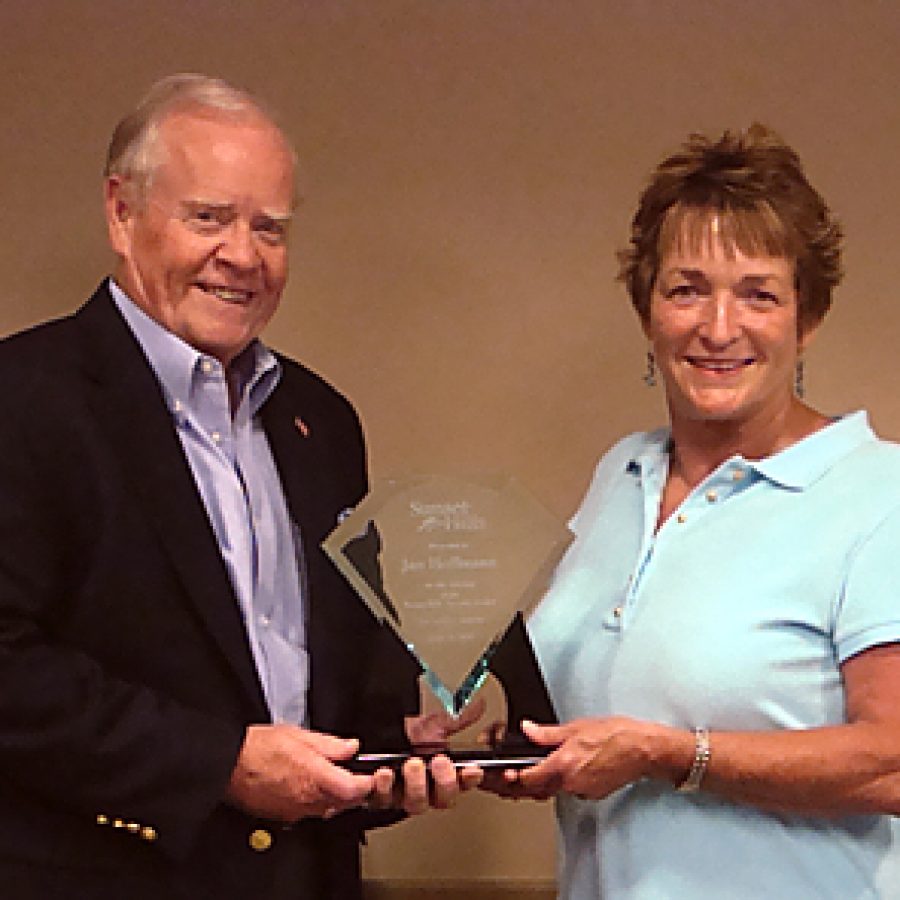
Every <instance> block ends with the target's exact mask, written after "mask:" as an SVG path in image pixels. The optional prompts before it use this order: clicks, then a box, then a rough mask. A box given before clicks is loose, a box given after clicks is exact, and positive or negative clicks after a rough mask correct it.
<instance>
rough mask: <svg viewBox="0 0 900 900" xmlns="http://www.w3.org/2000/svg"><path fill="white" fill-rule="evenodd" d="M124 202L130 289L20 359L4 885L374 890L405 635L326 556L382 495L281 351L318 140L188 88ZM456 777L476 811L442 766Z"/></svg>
mask: <svg viewBox="0 0 900 900" xmlns="http://www.w3.org/2000/svg"><path fill="white" fill-rule="evenodd" d="M105 199H106V216H107V222H108V227H109V236H110V242H111V244H112V248H113V250H114V252H115V254H116V257H117V260H118V262H117V266H116V268H115V272H114V277H113V278H112V279H111V280H108V281H106V282H105V283H104V284H102V285H101V286H100V288H98V290H97V292H96V293H95V294H94V296H93V297H92V298H91V299H90V300H89V301H88V302H87V303H86V304H85V305H84V306H83V307H82V308H81V309H79V310H78V311H77V312H76V313H75V314H74V315H72V316H70V317H68V318H65V319H63V320H60V321H58V322H53V323H49V324H45V325H41V326H38V327H37V328H35V329H32V330H31V331H29V332H26V333H24V334H20V335H16V336H14V337H12V338H9V339H7V340H5V341H3V342H2V345H0V377H2V381H3V384H4V390H3V392H2V399H0V404H2V405H0V409H2V416H0V420H2V423H3V427H2V433H0V494H2V498H3V500H2V504H0V881H2V884H3V887H2V889H0V890H2V894H3V896H4V897H5V898H8V900H31V898H34V900H48V898H65V900H81V898H83V900H97V898H99V897H112V898H126V897H127V898H129V900H135V898H148V900H149V898H153V900H170V898H192V900H196V898H205V897H210V898H217V900H222V898H242V900H243V898H248V900H249V898H254V900H257V898H279V900H280V898H310V900H324V898H335V900H338V898H339V900H350V898H353V897H357V896H358V895H359V877H358V843H359V840H360V836H361V833H362V829H363V828H364V827H365V826H366V825H367V824H371V821H372V815H371V814H369V813H366V812H365V811H363V810H362V809H360V808H361V807H363V806H367V805H368V806H371V805H375V806H385V805H387V804H388V802H389V797H390V796H391V793H392V780H393V778H392V775H391V774H390V773H389V772H387V771H380V772H378V773H376V774H375V775H374V776H373V775H359V774H351V773H350V772H349V771H347V770H346V769H345V768H342V767H341V766H340V765H339V763H340V762H341V761H343V760H346V759H348V758H349V757H350V756H352V755H353V753H354V752H355V751H356V749H357V746H358V743H357V741H356V740H354V739H352V738H351V737H350V736H351V735H357V734H359V732H360V729H362V728H363V727H364V725H366V723H367V720H368V719H369V718H370V717H371V716H370V713H371V706H370V705H369V704H367V702H366V696H365V685H366V684H367V678H366V671H365V666H366V664H367V662H369V661H371V660H372V659H373V658H376V657H379V655H381V656H382V657H383V655H384V654H389V653H391V652H394V651H393V647H392V646H391V644H390V641H389V640H388V639H387V637H386V635H385V634H384V633H383V631H382V629H381V627H380V626H379V625H378V624H377V623H376V622H375V620H374V619H373V618H371V617H370V616H369V614H368V612H367V611H366V610H365V608H364V607H363V605H362V604H361V603H359V602H358V600H357V599H356V598H355V597H354V596H352V595H351V594H350V592H349V590H348V588H347V586H346V585H345V584H344V582H343V580H342V579H341V577H340V575H339V574H338V573H337V572H336V571H335V570H334V569H333V567H332V566H331V564H330V563H329V561H328V560H327V559H326V558H325V557H324V555H323V554H322V552H321V551H320V549H319V543H320V541H321V540H322V538H323V537H324V536H325V535H326V534H327V533H328V532H329V531H330V530H331V529H332V528H333V527H334V525H335V524H336V522H337V521H338V518H339V516H340V515H341V513H342V511H344V510H346V509H347V508H348V507H352V506H353V505H354V504H356V503H357V502H358V501H359V500H360V498H361V497H362V496H363V494H364V492H365V490H366V473H365V459H364V447H363V441H362V436H361V431H360V427H359V423H358V421H357V419H356V416H355V414H354V412H353V410H352V409H351V407H350V405H349V404H348V403H347V402H346V401H345V400H344V399H343V398H342V397H341V396H340V395H338V394H337V393H336V392H335V391H334V390H333V389H332V388H330V387H329V386H328V385H326V384H325V383H324V382H323V381H321V380H320V379H319V378H318V377H316V376H315V375H313V374H312V373H311V372H309V371H308V370H306V369H305V368H303V367H302V366H300V365H298V364H297V363H294V362H292V361H290V360H287V359H284V358H283V357H280V356H276V355H275V354H273V353H272V352H271V351H270V350H268V349H267V348H266V347H265V346H264V345H263V344H261V343H260V342H259V340H258V335H259V333H260V331H261V329H262V328H263V327H264V326H265V325H266V323H267V322H268V321H269V319H270V317H271V316H272V314H273V313H274V312H275V309H276V307H277V306H278V302H279V299H280V297H281V293H282V289H283V287H284V284H285V279H286V277H287V239H288V232H289V227H290V220H291V215H292V210H293V205H294V155H293V152H292V150H291V148H290V146H289V145H288V143H287V141H286V140H285V137H284V135H283V134H282V133H281V131H280V130H279V129H278V128H277V127H276V126H275V125H274V124H273V122H272V121H271V119H270V118H269V117H268V116H267V115H266V113H265V112H264V111H263V110H262V109H261V108H260V107H259V105H258V103H257V102H256V101H255V100H253V98H251V97H249V96H248V95H246V94H244V93H243V92H241V91H238V90H236V89H234V88H232V87H230V86H228V85H226V84H224V83H223V82H221V81H218V80H215V79H209V78H206V77H203V76H189V75H182V76H173V77H171V78H168V79H164V80H163V81H162V82H159V83H158V84H157V85H155V86H154V88H153V89H152V90H151V92H150V93H149V95H148V96H147V97H146V98H145V99H144V101H143V102H142V103H141V105H140V106H139V107H138V108H137V109H136V111H135V112H134V113H132V114H131V115H129V116H128V117H126V118H125V119H124V120H123V121H122V122H121V123H120V124H119V126H118V127H117V129H116V131H115V134H114V136H113V139H112V143H111V146H110V151H109V158H108V161H107V171H106V191H105ZM382 677H383V676H382ZM376 724H378V723H376ZM314 729H315V730H314ZM405 774H406V795H405V797H403V798H400V801H399V802H400V803H401V804H402V805H405V806H406V808H407V809H408V810H411V811H418V810H419V809H421V808H422V807H423V806H425V805H426V804H427V800H426V797H425V793H426V791H425V788H426V785H425V780H426V779H425V775H424V766H423V764H421V763H420V762H418V761H415V762H413V763H410V764H408V767H407V772H406V773H405ZM432 781H433V783H434V784H436V789H437V795H438V797H437V800H436V802H437V804H438V805H445V804H446V803H447V802H448V801H449V800H452V798H453V795H454V793H455V792H456V791H457V790H458V785H457V780H456V776H455V775H454V774H453V772H452V767H450V764H449V762H448V761H447V760H446V759H440V760H438V761H437V762H436V763H435V764H433V765H432Z"/></svg>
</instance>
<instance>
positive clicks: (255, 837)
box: [249, 828, 272, 853]
mask: <svg viewBox="0 0 900 900" xmlns="http://www.w3.org/2000/svg"><path fill="white" fill-rule="evenodd" d="M249 844H250V846H251V847H252V848H253V849H254V850H255V851H256V852H257V853H265V851H266V850H268V849H269V847H271V846H272V835H271V834H270V833H269V832H268V831H266V830H265V828H257V829H256V830H255V831H251V832H250V839H249Z"/></svg>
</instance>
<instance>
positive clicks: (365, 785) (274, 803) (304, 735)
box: [228, 725, 375, 822]
mask: <svg viewBox="0 0 900 900" xmlns="http://www.w3.org/2000/svg"><path fill="white" fill-rule="evenodd" d="M358 749H359V742H358V741H357V740H355V739H352V740H346V739H343V738H337V737H333V736H332V735H328V734H322V733H321V732H317V731H307V730H306V729H304V728H298V727H296V726H294V725H251V726H250V727H249V728H248V729H247V734H246V736H245V738H244V744H243V746H242V747H241V752H240V755H239V756H238V760H237V764H236V765H235V767H234V771H233V772H232V774H231V783H230V785H229V788H228V799H229V801H230V802H231V803H233V804H234V805H235V806H237V807H240V808H241V809H243V810H245V811H246V812H249V813H251V814H253V815H256V816H261V817H263V818H267V819H277V820H280V821H282V822H296V821H297V820H298V819H302V818H304V817H307V816H323V817H326V818H328V817H331V816H333V815H335V814H336V813H339V812H342V811H343V810H345V809H350V808H352V807H356V806H360V805H362V804H364V803H365V802H366V798H367V797H368V796H369V795H370V794H371V793H372V792H373V791H374V788H375V779H374V777H373V776H372V775H355V774H353V773H351V772H348V771H347V770H346V769H343V768H341V767H340V766H336V765H335V764H334V762H335V761H339V760H345V759H349V758H350V757H351V756H353V754H354V753H355V752H356V751H357V750H358Z"/></svg>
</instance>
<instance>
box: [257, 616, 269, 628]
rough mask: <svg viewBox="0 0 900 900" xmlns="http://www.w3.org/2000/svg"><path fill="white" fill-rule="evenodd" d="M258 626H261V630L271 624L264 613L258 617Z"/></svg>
mask: <svg viewBox="0 0 900 900" xmlns="http://www.w3.org/2000/svg"><path fill="white" fill-rule="evenodd" d="M259 624H260V625H262V626H263V628H268V627H269V625H271V624H272V619H271V618H270V617H269V616H267V615H266V614H265V613H262V614H261V615H260V617H259Z"/></svg>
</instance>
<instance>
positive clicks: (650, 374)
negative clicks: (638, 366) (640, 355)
mask: <svg viewBox="0 0 900 900" xmlns="http://www.w3.org/2000/svg"><path fill="white" fill-rule="evenodd" d="M644 384H646V385H647V387H650V388H652V387H656V357H654V355H653V351H652V350H648V351H647V371H646V372H644Z"/></svg>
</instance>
